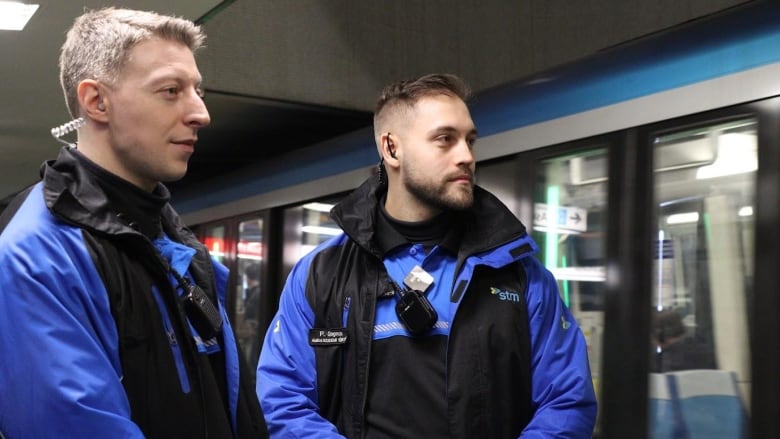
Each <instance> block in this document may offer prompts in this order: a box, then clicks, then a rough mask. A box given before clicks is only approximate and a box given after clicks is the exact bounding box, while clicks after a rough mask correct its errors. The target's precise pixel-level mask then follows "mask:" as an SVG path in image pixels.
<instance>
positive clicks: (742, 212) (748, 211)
mask: <svg viewBox="0 0 780 439" xmlns="http://www.w3.org/2000/svg"><path fill="white" fill-rule="evenodd" d="M737 215H739V216H753V206H744V207H740V209H739V212H737Z"/></svg>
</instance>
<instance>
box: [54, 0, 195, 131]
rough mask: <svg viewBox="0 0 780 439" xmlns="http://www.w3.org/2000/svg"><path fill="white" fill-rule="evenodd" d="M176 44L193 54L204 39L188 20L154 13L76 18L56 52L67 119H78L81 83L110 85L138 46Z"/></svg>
mask: <svg viewBox="0 0 780 439" xmlns="http://www.w3.org/2000/svg"><path fill="white" fill-rule="evenodd" d="M154 37H157V38H162V39H165V40H170V41H176V42H180V43H182V44H184V45H185V46H187V47H189V48H190V50H192V51H193V52H195V51H196V50H198V49H199V48H200V47H201V46H202V45H203V42H204V41H205V39H206V36H205V35H204V33H203V32H202V30H201V29H200V27H199V26H198V25H196V24H195V23H193V22H192V21H190V20H187V19H184V18H178V17H172V16H167V15H160V14H157V13H154V12H147V11H135V10H131V9H117V8H103V9H98V10H93V11H88V12H85V13H84V14H82V15H81V16H79V17H77V18H76V20H75V21H74V22H73V26H72V27H71V28H70V30H69V31H68V34H67V36H66V38H65V43H64V44H63V45H62V49H61V50H60V84H61V85H62V91H63V93H64V94H65V103H66V105H67V106H68V111H69V112H70V114H71V116H72V117H74V118H76V117H78V116H79V113H80V111H79V101H78V95H77V87H78V85H79V83H80V82H81V81H83V80H84V79H96V80H99V81H103V82H106V83H109V84H113V83H114V80H115V79H116V78H118V77H119V76H120V75H121V73H122V69H123V68H124V66H125V63H126V62H127V59H128V56H129V54H130V51H131V50H132V49H133V47H135V46H136V45H137V44H138V43H140V42H142V41H146V40H149V39H151V38H154Z"/></svg>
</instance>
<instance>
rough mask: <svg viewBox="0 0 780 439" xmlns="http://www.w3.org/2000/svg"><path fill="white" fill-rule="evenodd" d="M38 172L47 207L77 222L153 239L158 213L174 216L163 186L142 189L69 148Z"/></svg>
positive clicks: (158, 228)
mask: <svg viewBox="0 0 780 439" xmlns="http://www.w3.org/2000/svg"><path fill="white" fill-rule="evenodd" d="M41 176H42V178H43V182H44V198H45V201H46V206H47V207H48V208H49V209H50V210H51V211H52V213H54V214H55V215H56V216H57V217H59V218H60V219H62V220H63V221H66V222H68V223H71V224H74V225H77V226H79V227H83V228H87V229H92V230H95V231H98V232H102V233H107V234H123V233H133V234H136V233H139V231H140V232H142V234H144V235H145V236H147V237H149V238H150V239H152V238H154V237H155V236H154V235H157V234H159V232H160V218H161V217H163V218H164V217H168V218H171V219H172V218H174V215H171V214H172V208H171V206H170V204H168V200H169V198H170V193H169V192H168V190H167V189H166V188H165V186H163V185H162V184H159V185H158V187H157V189H156V190H155V191H154V193H148V192H145V191H143V190H142V189H140V188H138V187H136V186H134V185H132V184H131V183H129V182H127V181H124V180H122V179H120V178H119V177H117V176H115V175H113V174H111V173H109V172H108V171H106V170H105V169H103V168H101V167H99V166H98V165H97V164H95V163H93V162H91V161H90V160H89V159H87V158H86V157H84V156H83V155H81V154H80V153H79V152H78V151H77V150H74V149H71V148H68V147H63V148H62V149H61V150H60V153H59V156H58V157H57V159H56V160H51V161H48V162H46V163H44V164H43V165H42V166H41ZM120 192H121V196H117V195H118V194H119V193H120ZM170 227H171V226H169V227H166V228H170ZM174 228H178V226H176V227H174ZM150 235H152V236H150Z"/></svg>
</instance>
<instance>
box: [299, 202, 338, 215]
mask: <svg viewBox="0 0 780 439" xmlns="http://www.w3.org/2000/svg"><path fill="white" fill-rule="evenodd" d="M303 208H304V209H309V210H316V211H317V212H325V213H327V212H330V210H331V209H333V205H332V204H326V203H306V204H304V205H303Z"/></svg>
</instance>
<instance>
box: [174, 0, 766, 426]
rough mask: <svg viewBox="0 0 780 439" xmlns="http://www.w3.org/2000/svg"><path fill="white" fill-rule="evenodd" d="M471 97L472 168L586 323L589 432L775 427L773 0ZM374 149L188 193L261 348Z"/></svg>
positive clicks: (353, 147)
mask: <svg viewBox="0 0 780 439" xmlns="http://www.w3.org/2000/svg"><path fill="white" fill-rule="evenodd" d="M466 79H468V78H466ZM470 109H471V112H472V117H473V119H474V121H475V123H476V125H477V128H478V129H479V133H480V138H479V140H478V142H477V145H476V147H475V150H474V151H475V154H476V156H477V159H478V164H477V177H476V178H477V184H478V185H481V186H483V187H485V188H487V189H488V190H491V191H492V192H493V193H495V194H496V195H498V196H499V198H500V199H501V200H502V201H503V202H504V203H505V204H506V205H507V206H508V207H509V208H510V209H511V210H513V211H514V212H515V213H516V215H517V216H518V217H519V218H520V219H521V220H522V221H523V223H524V224H525V225H526V226H527V227H528V229H529V231H530V233H532V235H533V237H534V239H535V240H536V241H537V243H539V245H540V252H539V254H538V257H539V258H540V259H541V260H542V261H543V262H544V263H545V265H546V266H547V267H548V268H549V269H550V270H551V271H552V272H553V273H554V274H555V276H556V278H557V279H558V283H559V288H560V292H561V295H562V297H563V299H564V301H565V303H566V304H567V305H568V306H569V307H570V309H571V310H572V312H573V313H574V315H575V316H576V317H577V319H578V321H579V323H580V326H581V328H582V330H583V332H584V334H585V336H586V339H587V340H588V345H589V354H590V361H591V369H592V372H593V377H594V384H595V385H596V389H597V393H598V397H599V420H598V427H597V432H596V435H597V436H598V437H602V438H627V437H631V438H641V437H649V438H672V437H674V438H687V437H691V438H693V437H707V438H714V437H724V438H725V437H728V438H747V437H752V438H770V437H780V416H777V415H778V413H780V400H779V399H778V397H777V395H780V380H778V379H777V377H776V373H777V371H778V370H780V324H779V323H778V319H777V318H776V317H775V316H776V314H777V313H778V312H779V311H780V292H779V291H780V288H778V286H780V270H778V268H777V265H778V263H779V262H780V233H778V227H777V225H778V224H780V2H750V3H748V4H745V5H742V6H739V7H735V8H732V9H730V10H727V11H725V12H724V13H719V14H716V15H713V16H709V17H706V18H703V19H699V20H696V21H693V22H690V23H686V24H685V25H682V26H679V27H675V28H673V29H670V30H667V31H664V32H659V33H656V34H653V35H651V36H648V37H645V38H641V39H638V40H634V41H631V42H628V43H624V44H622V45H619V46H616V47H613V48H609V49H607V50H604V51H601V52H599V53H596V54H594V55H593V56H590V57H587V58H585V59H582V60H579V61H576V62H573V63H570V64H567V65H564V66H561V67H558V68H554V69H550V70H547V71H544V72H540V73H538V74H535V75H533V76H532V77H529V78H524V79H522V80H518V81H515V82H512V83H509V84H505V85H502V86H499V87H496V88H493V89H490V90H486V91H484V92H480V93H478V94H476V95H475V96H474V98H473V100H472V102H470ZM377 162H378V156H377V153H376V148H375V146H374V144H373V133H372V130H371V128H370V127H367V128H366V129H364V130H360V131H356V132H354V133H350V134H348V135H345V136H341V137H338V138H336V139H332V140H329V141H327V142H322V143H318V144H316V145H312V146H308V147H306V148H303V149H301V150H297V151H294V152H291V153H289V154H288V155H287V156H284V157H282V158H279V159H276V160H273V161H269V162H266V163H263V164H262V165H258V166H255V167H253V168H250V169H244V170H241V171H239V172H237V173H236V174H234V175H231V176H228V177H226V178H224V179H222V180H221V181H216V182H213V184H211V185H210V186H211V187H209V188H199V189H198V192H197V193H192V194H182V195H177V198H178V199H175V200H174V201H175V207H176V208H177V209H178V210H179V212H181V213H182V215H183V219H184V220H185V221H186V222H187V223H188V224H189V225H190V226H191V227H192V228H193V229H194V230H195V231H196V232H197V233H198V235H199V236H200V237H201V239H202V240H203V241H204V242H205V243H206V244H207V245H208V246H209V248H210V249H211V250H212V252H213V253H214V254H215V255H217V256H218V257H220V258H222V260H223V262H224V263H225V264H227V265H228V266H229V268H231V272H232V273H233V274H232V275H231V283H232V285H233V290H232V294H231V296H230V297H229V300H230V307H231V313H232V315H231V317H232V318H233V320H234V321H235V326H236V328H237V332H239V339H240V340H241V343H242V344H243V347H244V349H245V350H246V351H247V353H248V355H249V357H250V359H254V361H255V362H256V357H257V353H258V350H259V348H260V346H259V343H260V342H261V340H262V336H263V334H264V331H265V329H266V328H267V326H268V323H269V321H270V318H271V316H272V315H273V313H274V312H275V307H276V303H277V300H278V295H279V292H280V291H281V286H282V284H283V282H284V279H285V277H286V274H287V273H288V272H289V270H290V268H291V266H292V264H293V263H294V262H295V261H296V260H297V259H298V258H300V257H301V256H302V255H303V254H304V253H305V252H306V251H308V250H309V249H311V248H313V246H315V245H317V244H318V243H320V242H322V241H323V240H324V239H326V238H327V237H328V236H329V235H330V234H333V233H338V229H337V228H336V226H335V224H334V223H333V222H331V221H330V220H329V218H328V215H327V212H328V210H329V208H330V206H332V204H333V203H334V202H337V201H338V199H339V198H340V197H342V196H343V195H344V194H345V193H346V192H348V191H349V190H351V189H354V188H356V187H357V186H358V185H359V184H360V183H361V182H362V180H363V179H365V178H367V177H370V176H371V175H372V173H373V172H374V169H375V167H376V164H377ZM290 164H294V165H293V166H290ZM248 267H252V269H253V270H258V271H259V274H260V276H259V277H260V279H261V287H260V291H261V299H260V300H259V301H249V300H248V299H249V298H248V297H247V291H248V288H247V282H248V280H247V279H248V276H246V275H245V273H244V272H245V270H246V269H247V268H248ZM249 304H251V305H249ZM248 305H249V306H251V307H254V309H248V308H247V306H248ZM249 315H252V316H253V317H252V318H247V317H246V316H249Z"/></svg>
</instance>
